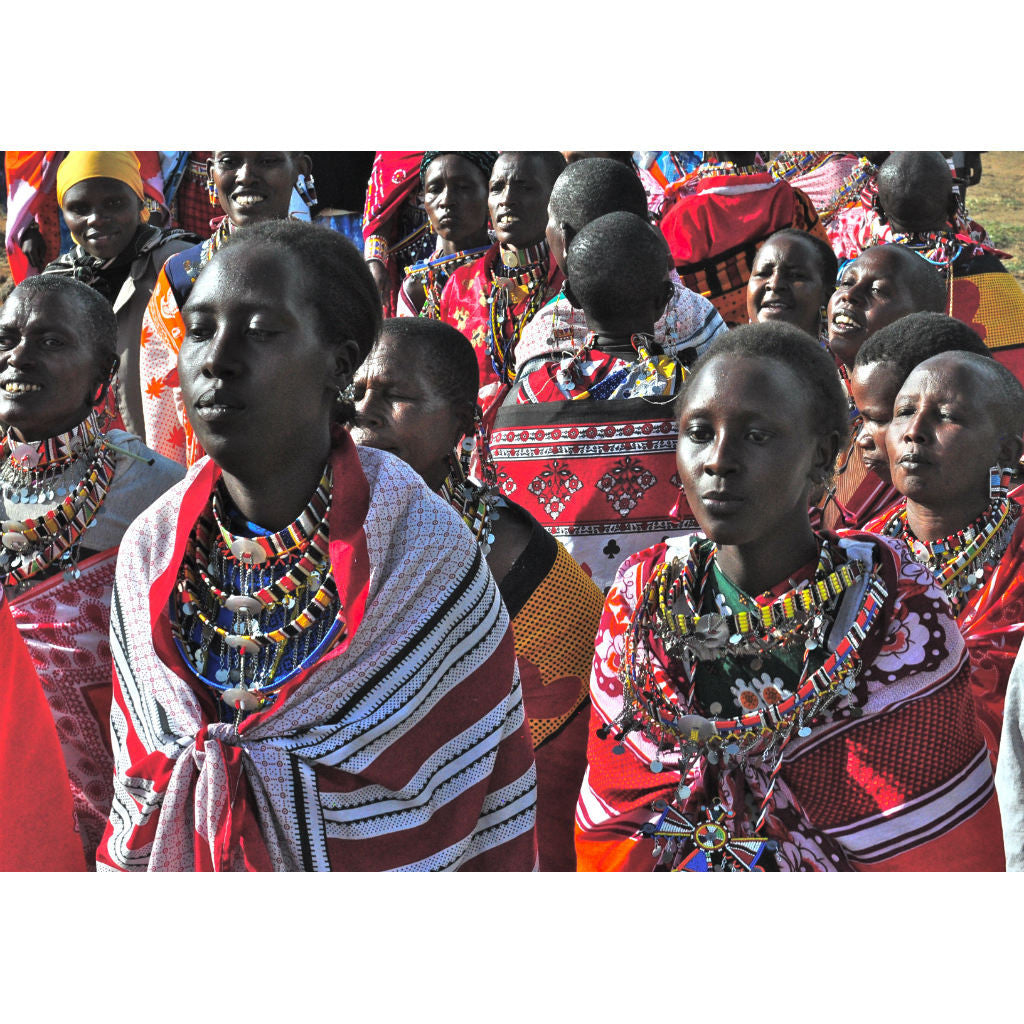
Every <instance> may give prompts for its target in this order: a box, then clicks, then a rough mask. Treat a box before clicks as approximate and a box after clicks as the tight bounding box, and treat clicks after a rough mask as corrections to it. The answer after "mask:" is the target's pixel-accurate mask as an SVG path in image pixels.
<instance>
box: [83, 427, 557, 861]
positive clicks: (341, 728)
mask: <svg viewBox="0 0 1024 1024" xmlns="http://www.w3.org/2000/svg"><path fill="white" fill-rule="evenodd" d="M335 440H336V447H335V449H334V452H333V454H332V460H333V470H334V494H333V501H332V506H331V515H330V560H331V567H332V573H333V574H334V578H335V581H336V582H337V585H338V592H339V595H340V597H341V599H342V603H343V606H344V608H345V609H346V614H347V620H348V634H347V637H346V639H345V641H344V642H343V643H341V644H339V645H337V646H336V647H334V648H333V649H332V650H331V651H330V652H329V653H328V654H326V655H325V656H324V657H322V658H321V659H320V661H319V662H318V663H317V664H316V665H315V666H314V667H313V668H311V669H309V670H308V671H306V672H304V673H302V674H300V675H299V676H298V677H297V678H295V679H294V680H292V681H290V682H289V683H287V684H286V685H285V686H284V687H283V688H282V690H281V692H280V695H279V697H278V699H277V701H276V702H275V703H274V704H273V705H271V706H270V708H269V709H268V710H266V711H262V712H259V713H255V714H253V715H251V716H250V717H249V718H248V719H247V720H246V721H245V722H243V723H242V724H241V726H240V728H239V730H238V732H237V733H236V732H234V730H233V728H232V726H230V725H225V724H222V723H221V721H220V717H221V716H220V712H219V710H218V706H217V704H216V699H215V697H214V695H213V693H212V691H210V690H209V689H208V688H206V687H205V686H204V685H203V684H201V683H199V682H198V681H197V680H196V678H195V677H194V675H193V674H192V673H191V672H190V670H189V669H188V667H187V666H186V665H185V663H184V662H183V660H182V658H181V656H180V655H179V654H178V652H177V649H176V647H175V645H174V643H173V640H172V638H171V626H170V621H169V618H168V611H167V609H168V602H169V599H170V595H171V592H172V589H173V587H174V584H175V582H176V580H177V575H178V569H179V566H180V564H181V560H182V556H183V553H184V549H185V544H186V541H187V539H188V535H189V533H190V531H191V529H192V527H193V525H194V523H195V522H196V519H197V518H198V516H199V515H200V513H201V512H202V510H203V508H204V507H205V506H206V503H207V501H208V500H209V496H210V493H211V491H212V489H213V486H214V484H215V482H216V480H217V479H218V477H219V473H220V471H219V469H218V468H217V467H216V466H215V465H214V463H213V462H211V461H210V460H209V459H208V458H204V459H202V460H200V461H199V462H198V463H196V465H195V466H193V467H192V469H191V470H190V471H189V474H188V476H187V477H186V479H185V481H184V482H183V483H182V484H179V485H178V486H176V487H174V488H173V489H172V490H171V491H169V492H168V493H167V495H165V496H164V497H163V498H162V499H161V500H160V501H158V502H156V503H155V504H154V505H152V506H151V507H150V508H149V509H148V510H147V511H146V512H145V513H144V514H143V515H142V516H141V517H140V518H139V519H137V520H136V521H135V523H134V524H133V525H132V527H131V528H130V529H129V530H128V532H127V534H126V535H125V538H124V540H123V542H122V544H121V552H120V557H119V560H118V566H117V576H116V581H115V585H114V595H113V605H112V612H111V646H112V648H113V653H114V667H115V689H114V705H113V708H112V710H111V731H112V735H113V737H114V756H115V779H114V802H113V807H112V810H111V815H110V823H109V825H108V827H107V832H106V834H105V836H104V839H103V842H102V844H101V846H100V850H99V853H98V855H97V860H98V862H99V865H100V867H101V868H106V869H122V870H145V869H149V870H193V869H195V870H270V869H273V870H349V871H357V870H456V869H459V870H531V869H533V868H535V866H536V862H537V843H536V836H535V828H534V824H535V805H536V773H535V768H534V761H533V753H532V747H531V742H530V733H529V730H528V727H527V723H526V718H525V716H524V712H523V703H522V691H521V687H520V684H519V677H518V672H517V671H516V669H515V659H514V652H513V641H512V632H511V629H510V628H509V619H508V613H507V612H506V610H505V608H504V605H503V604H502V602H501V598H500V596H499V594H498V590H497V587H496V586H495V584H494V580H493V578H492V577H491V575H490V573H489V571H488V570H487V566H486V563H485V562H484V561H483V558H482V556H481V554H480V551H479V549H478V547H477V546H476V544H475V543H474V542H473V539H472V537H471V535H470V533H469V531H468V530H467V529H466V527H465V525H464V524H463V523H462V521H461V520H460V519H459V517H458V516H457V515H456V513H455V512H454V511H453V510H452V509H451V508H450V507H449V506H448V505H446V504H445V503H444V502H443V501H442V500H441V498H439V497H438V496H437V495H434V494H432V493H431V492H430V491H429V490H428V489H427V487H426V485H425V484H423V482H422V481H421V480H420V478H419V477H418V476H417V475H416V474H415V473H414V471H413V470H411V469H409V467H407V466H406V465H405V464H404V463H402V462H400V461H399V460H398V459H396V458H395V457H394V456H392V455H390V454H388V453H387V452H380V451H376V450H374V449H370V448H364V449H360V450H359V452H358V454H357V452H356V449H355V446H354V445H353V444H352V441H351V439H350V438H349V436H348V434H347V433H345V432H344V431H341V432H340V433H339V434H338V435H336V439H335Z"/></svg>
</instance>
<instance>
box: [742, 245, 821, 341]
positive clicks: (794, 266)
mask: <svg viewBox="0 0 1024 1024" xmlns="http://www.w3.org/2000/svg"><path fill="white" fill-rule="evenodd" d="M838 271H839V264H838V262H837V260H836V256H835V253H834V252H832V249H831V248H830V247H829V245H828V243H827V242H823V241H822V240H821V239H820V238H818V236H817V235H812V234H809V233H808V232H806V231H800V230H799V229H798V228H784V229H783V230H782V231H776V232H775V234H774V235H771V236H769V238H768V239H767V241H765V243H764V244H763V245H762V246H761V248H760V249H758V250H757V255H756V256H755V257H754V265H753V267H752V268H751V271H750V280H749V281H748V282H747V316H748V317H749V318H750V322H751V323H752V324H754V323H760V322H762V321H765V320H780V321H783V322H784V323H788V324H793V326H794V327H799V328H800V329H801V330H803V331H806V332H807V333H808V334H809V335H811V337H812V338H818V337H820V336H821V335H822V334H823V333H824V326H825V320H826V312H825V310H826V307H827V306H828V300H829V298H830V297H831V295H832V292H833V290H834V289H835V280H836V274H837V273H838Z"/></svg>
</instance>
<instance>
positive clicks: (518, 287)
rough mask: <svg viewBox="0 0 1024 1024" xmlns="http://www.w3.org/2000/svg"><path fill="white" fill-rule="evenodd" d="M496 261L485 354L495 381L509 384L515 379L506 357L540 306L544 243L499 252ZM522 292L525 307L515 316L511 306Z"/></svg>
mask: <svg viewBox="0 0 1024 1024" xmlns="http://www.w3.org/2000/svg"><path fill="white" fill-rule="evenodd" d="M499 258H500V261H501V263H500V266H498V267H495V268H493V269H492V270H491V290H490V293H489V294H488V296H487V306H488V317H487V353H488V355H489V356H490V358H491V366H493V367H494V372H495V373H496V374H497V375H498V378H499V380H502V381H507V382H508V383H511V382H512V381H513V380H514V379H515V365H514V363H513V362H512V360H510V359H509V354H510V353H514V352H515V349H516V345H517V344H518V342H519V339H520V337H521V336H522V333H523V328H524V327H525V326H526V325H527V324H528V323H529V322H530V320H531V319H532V318H533V316H534V315H535V314H536V313H537V311H538V310H539V309H540V308H541V306H543V305H544V300H545V295H546V289H547V277H548V260H549V254H548V244H547V242H545V241H541V242H538V243H537V244H536V245H531V246H527V247H525V248H522V249H519V250H517V251H514V252H513V251H511V250H505V249H499ZM513 293H515V294H514V295H513ZM524 293H525V295H526V305H525V306H524V307H523V309H522V311H521V312H520V313H519V314H516V313H515V312H514V311H513V309H514V306H515V305H516V303H517V302H518V301H520V300H521V298H522V296H523V294H524Z"/></svg>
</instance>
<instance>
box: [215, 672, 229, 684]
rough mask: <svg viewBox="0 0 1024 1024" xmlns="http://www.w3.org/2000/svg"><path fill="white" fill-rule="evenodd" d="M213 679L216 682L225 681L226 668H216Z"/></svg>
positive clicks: (226, 678) (226, 676)
mask: <svg viewBox="0 0 1024 1024" xmlns="http://www.w3.org/2000/svg"><path fill="white" fill-rule="evenodd" d="M214 679H216V680H217V682H218V683H226V682H227V681H228V670H227V669H226V668H221V669H218V670H217V674H216V675H215V676H214Z"/></svg>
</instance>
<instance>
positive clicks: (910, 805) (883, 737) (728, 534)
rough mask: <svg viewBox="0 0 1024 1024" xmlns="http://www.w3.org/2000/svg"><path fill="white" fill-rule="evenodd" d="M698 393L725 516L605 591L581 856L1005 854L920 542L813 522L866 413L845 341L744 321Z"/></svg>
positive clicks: (705, 371)
mask: <svg viewBox="0 0 1024 1024" xmlns="http://www.w3.org/2000/svg"><path fill="white" fill-rule="evenodd" d="M678 409H679V447H678V453H677V462H678V467H679V475H680V477H681V478H682V481H683V485H684V487H685V489H686V497H687V501H688V502H689V504H690V507H691V508H692V510H693V512H694V515H695V516H696V517H697V520H698V522H699V523H700V525H701V527H702V529H703V531H704V534H705V535H706V537H700V536H697V537H686V538H682V539H680V540H673V541H669V542H668V543H662V544H658V545H655V546H654V547H652V548H649V549H648V550H646V551H642V552H640V553H639V554H637V555H634V556H633V557H631V558H629V559H627V560H626V561H625V562H624V563H623V565H622V567H621V569H620V570H619V574H618V576H617V578H616V582H615V585H614V586H613V588H612V590H611V591H610V593H609V594H608V598H607V600H606V603H605V610H604V615H603V617H602V621H601V628H600V632H599V633H598V641H597V657H596V659H595V662H594V672H593V676H592V679H591V701H592V706H593V709H594V715H593V719H592V725H593V726H594V727H595V730H596V733H595V736H594V737H593V738H592V739H591V742H590V747H589V750H588V762H589V767H588V773H587V777H586V779H585V781H584V785H583V790H582V792H581V795H580V801H579V804H578V806H577V811H576V824H577V840H576V850H577V857H578V861H579V865H580V867H581V868H584V869H590V870H630V871H644V870H652V869H656V868H657V869H662V870H685V871H708V870H751V869H759V870H760V869H763V870H781V871H850V870H925V869H933V870H967V869H1001V868H1002V854H1001V849H1000V843H999V834H1000V833H999V828H1000V826H999V815H998V809H997V807H996V803H995V798H994V791H993V783H992V772H991V768H990V765H989V763H988V758H987V757H986V753H985V745H984V742H983V741H982V739H981V736H980V734H979V732H978V730H977V727H976V724H975V721H974V711H973V706H972V703H971V697H970V691H969V687H968V673H967V667H966V659H965V652H964V645H963V640H962V638H961V636H960V634H959V632H958V630H957V628H956V624H955V622H953V620H952V618H951V616H950V615H949V612H948V609H947V607H946V605H945V602H944V600H943V598H942V595H941V594H940V593H939V591H938V589H937V588H936V587H935V586H934V585H932V584H930V582H929V580H928V578H927V577H922V575H921V572H920V571H919V570H918V568H917V567H916V566H915V564H914V563H913V562H912V561H910V560H909V558H907V557H906V555H905V552H904V551H903V549H902V548H900V547H898V546H896V545H891V544H890V543H888V542H885V541H880V540H879V539H878V538H875V537H871V536H869V535H867V534H860V533H853V532H850V533H845V534H841V535H838V536H836V535H834V534H828V533H815V532H814V531H813V530H812V529H811V526H810V522H809V518H808V510H807V502H808V496H809V494H810V491H811V489H812V487H814V486H816V485H817V483H818V482H819V481H820V480H821V478H822V477H823V476H824V475H825V474H826V473H827V472H828V469H829V467H830V466H831V463H832V460H833V458H834V456H835V453H836V450H837V448H838V445H839V440H840V437H841V436H842V432H843V429H844V426H845V419H846V416H845V403H844V400H843V395H842V390H841V388H840V385H839V381H838V379H837V378H836V375H835V371H834V369H833V366H832V363H831V360H830V359H829V357H828V355H827V354H826V353H825V352H823V351H822V349H821V348H820V347H819V346H818V345H817V343H816V342H815V341H814V340H812V339H811V338H810V337H808V336H807V335H806V334H805V333H804V332H802V331H800V330H798V329H796V328H795V327H792V326H790V325H785V324H751V325H747V326H742V327H738V328H735V329H734V330H733V331H731V332H730V333H729V334H727V335H724V336H722V337H720V338H719V339H718V340H716V342H715V344H714V345H713V346H712V348H711V349H710V351H709V352H708V353H707V354H706V355H705V356H704V357H703V358H702V359H701V360H700V361H699V362H698V363H697V364H696V366H695V367H694V368H693V370H692V372H691V374H690V376H689V377H688V378H687V380H686V382H685V388H684V390H683V391H682V392H681V394H680V398H679V400H678ZM950 720H955V721H956V723H957V729H956V730H955V736H956V740H955V741H952V740H951V735H952V734H951V732H950V730H949V721H950ZM613 733H614V740H613V741H612V742H608V740H609V739H610V737H611V734H613Z"/></svg>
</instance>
